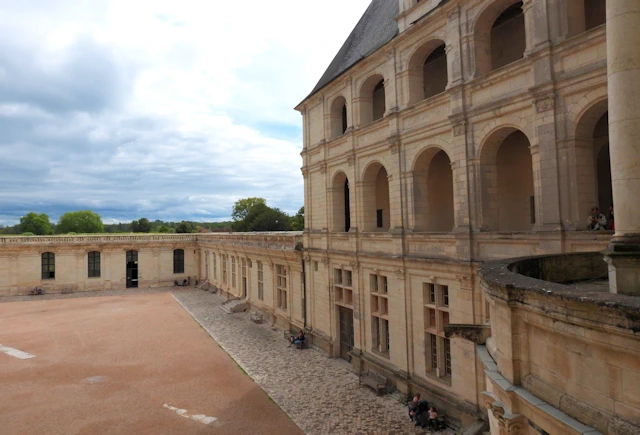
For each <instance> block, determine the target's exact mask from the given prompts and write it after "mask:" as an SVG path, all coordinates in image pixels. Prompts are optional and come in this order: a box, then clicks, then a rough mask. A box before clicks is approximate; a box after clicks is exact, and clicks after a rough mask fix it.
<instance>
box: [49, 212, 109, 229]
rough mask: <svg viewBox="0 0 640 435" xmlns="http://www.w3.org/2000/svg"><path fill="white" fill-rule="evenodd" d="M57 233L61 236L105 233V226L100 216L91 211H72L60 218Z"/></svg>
mask: <svg viewBox="0 0 640 435" xmlns="http://www.w3.org/2000/svg"><path fill="white" fill-rule="evenodd" d="M56 231H57V232H58V233H59V234H66V233H72V232H73V233H103V232H104V224H103V223H102V218H101V217H100V215H98V214H97V213H94V212H92V211H90V210H81V211H71V212H67V213H65V214H63V215H62V216H60V221H59V222H58V225H57V226H56Z"/></svg>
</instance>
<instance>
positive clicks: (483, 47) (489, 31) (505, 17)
mask: <svg viewBox="0 0 640 435" xmlns="http://www.w3.org/2000/svg"><path fill="white" fill-rule="evenodd" d="M522 4H523V3H522V2H521V1H519V2H514V1H513V0H496V1H495V2H494V3H493V4H492V5H491V6H489V7H488V8H487V9H486V10H485V11H484V12H483V13H482V14H481V15H480V17H478V19H477V21H476V27H475V32H474V43H475V46H476V48H475V54H476V75H482V74H486V73H488V72H491V71H493V70H495V69H497V68H500V67H503V66H505V65H508V64H510V63H512V62H515V61H517V60H519V59H522V58H523V57H524V51H525V49H526V47H527V38H526V32H525V24H524V14H523V11H522Z"/></svg>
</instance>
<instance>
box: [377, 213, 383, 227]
mask: <svg viewBox="0 0 640 435" xmlns="http://www.w3.org/2000/svg"><path fill="white" fill-rule="evenodd" d="M376 223H377V226H378V228H382V226H383V225H382V224H383V222H382V210H376Z"/></svg>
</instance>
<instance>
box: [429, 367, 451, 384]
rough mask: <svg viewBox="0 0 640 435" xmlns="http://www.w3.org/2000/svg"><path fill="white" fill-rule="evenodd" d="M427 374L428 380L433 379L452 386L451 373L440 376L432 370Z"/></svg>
mask: <svg viewBox="0 0 640 435" xmlns="http://www.w3.org/2000/svg"><path fill="white" fill-rule="evenodd" d="M434 370H435V369H434ZM425 375H426V378H427V379H428V380H433V381H436V382H439V383H441V384H444V385H447V386H449V387H450V386H451V375H448V376H443V377H439V376H436V375H435V374H433V373H431V372H426V373H425Z"/></svg>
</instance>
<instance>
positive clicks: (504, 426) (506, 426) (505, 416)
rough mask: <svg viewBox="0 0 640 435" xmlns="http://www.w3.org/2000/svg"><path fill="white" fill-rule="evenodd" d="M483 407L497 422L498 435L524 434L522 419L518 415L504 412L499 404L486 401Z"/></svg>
mask: <svg viewBox="0 0 640 435" xmlns="http://www.w3.org/2000/svg"><path fill="white" fill-rule="evenodd" d="M485 407H486V408H487V410H488V411H489V412H491V413H492V414H493V417H494V418H495V419H496V421H497V422H498V433H499V434H500V435H522V434H524V428H525V421H524V417H523V416H521V415H519V414H510V413H508V412H506V410H505V409H504V406H502V404H501V403H498V402H494V401H491V400H487V401H486V402H485Z"/></svg>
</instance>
